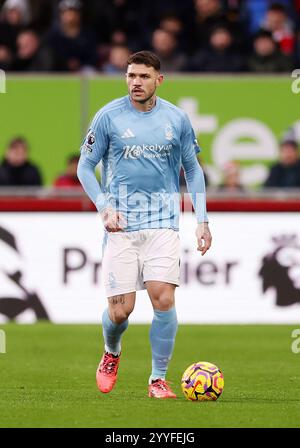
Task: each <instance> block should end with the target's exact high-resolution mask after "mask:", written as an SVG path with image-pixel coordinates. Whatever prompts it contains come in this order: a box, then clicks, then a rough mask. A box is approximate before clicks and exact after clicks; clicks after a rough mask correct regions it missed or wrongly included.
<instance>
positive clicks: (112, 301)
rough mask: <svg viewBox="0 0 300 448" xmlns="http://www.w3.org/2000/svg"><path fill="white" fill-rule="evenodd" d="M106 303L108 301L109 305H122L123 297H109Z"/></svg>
mask: <svg viewBox="0 0 300 448" xmlns="http://www.w3.org/2000/svg"><path fill="white" fill-rule="evenodd" d="M108 301H109V303H110V304H111V305H118V304H119V303H121V304H122V305H124V303H125V295H124V294H122V295H120V296H113V297H109V299H108Z"/></svg>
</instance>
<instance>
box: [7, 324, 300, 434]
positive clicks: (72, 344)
mask: <svg viewBox="0 0 300 448" xmlns="http://www.w3.org/2000/svg"><path fill="white" fill-rule="evenodd" d="M2 328H3V329H4V330H5V333H6V341H7V342H6V346H7V347H6V349H7V353H6V354H0V372H1V382H0V427H104V428H113V427H114V428H118V427H119V428H122V427H124V428H126V427H127V428H139V427H145V428H170V427H172V428H184V427H189V428H202V427H215V428H217V427H300V353H299V354H295V353H293V352H292V350H291V344H292V342H293V339H292V338H291V333H292V330H293V329H294V328H296V326H291V325H289V326H287V325H280V326H275V325H274V326H272V325H269V326H265V325H264V326H263V325H246V326H241V325H240V326H239V325H235V326H226V325H218V326H217V325H212V326H209V325H181V326H180V327H179V331H178V335H177V340H176V346H175V352H174V355H173V358H172V361H171V364H170V368H169V372H168V379H169V380H171V381H173V386H174V390H175V391H176V392H177V393H178V398H177V399H176V400H164V401H162V400H156V399H150V398H148V397H147V381H148V376H149V372H150V365H151V360H150V345H149V338H148V333H149V326H145V325H131V326H129V329H128V330H127V332H126V334H125V336H124V339H123V354H122V360H121V364H120V369H119V378H118V381H117V384H116V386H115V389H114V390H113V391H112V392H111V393H110V394H106V395H104V394H101V393H100V392H98V390H97V388H96V385H95V370H96V366H97V364H98V360H99V357H100V351H101V349H102V339H101V331H100V327H99V326H96V325H53V324H46V323H39V324H36V325H16V324H8V325H4V326H2ZM196 361H209V362H212V363H215V364H217V365H218V366H219V367H220V369H221V370H222V371H223V373H224V377H225V389H224V392H223V394H222V396H221V397H220V399H219V400H218V401H216V402H205V403H201V402H189V401H187V400H186V399H185V398H184V396H183V395H182V392H181V388H180V378H181V375H182V373H183V371H184V370H185V368H186V367H188V366H189V365H190V364H192V363H193V362H196Z"/></svg>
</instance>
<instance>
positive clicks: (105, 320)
mask: <svg viewBox="0 0 300 448" xmlns="http://www.w3.org/2000/svg"><path fill="white" fill-rule="evenodd" d="M127 327H128V319H127V320H125V321H124V322H122V323H121V324H116V323H115V322H113V321H112V320H111V319H110V317H109V314H108V308H106V309H105V310H104V312H103V314H102V331H103V338H104V344H105V345H104V349H105V351H106V352H108V353H112V354H113V355H115V356H119V355H120V353H121V336H122V334H123V333H124V331H125V330H126V328H127Z"/></svg>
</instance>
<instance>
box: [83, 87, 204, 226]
mask: <svg viewBox="0 0 300 448" xmlns="http://www.w3.org/2000/svg"><path fill="white" fill-rule="evenodd" d="M199 151H200V148H199V146H198V144H197V140H196V137H195V133H194V131H193V129H192V126H191V124H190V121H189V119H188V117H187V115H186V114H185V112H184V111H182V110H181V109H179V108H178V107H176V106H174V105H173V104H171V103H169V102H168V101H165V100H163V99H161V98H159V97H157V101H156V105H155V107H154V108H153V109H152V110H151V111H149V112H140V111H138V110H137V109H136V108H135V107H134V106H133V105H132V103H131V101H130V98H129V96H125V97H122V98H119V99H116V100H114V101H112V102H110V103H108V104H107V105H106V106H104V107H103V108H102V109H100V110H99V111H98V113H97V114H96V115H95V117H94V119H93V121H92V123H91V126H90V129H89V131H88V134H87V136H86V138H85V140H84V142H83V145H82V147H81V161H80V163H81V164H83V163H88V162H90V163H91V164H92V165H93V166H95V165H97V164H98V163H99V162H101V184H100V188H99V192H97V191H94V193H92V194H91V193H89V191H87V192H88V193H89V195H90V197H91V198H92V199H93V201H94V202H95V204H96V206H97V208H98V210H100V211H101V210H102V209H104V208H105V207H107V206H108V205H110V206H112V207H113V208H115V209H117V210H119V211H120V212H121V213H122V214H123V216H124V217H125V219H126V221H127V226H126V229H125V230H126V231H133V230H140V229H145V228H166V227H167V228H173V229H175V230H178V226H179V211H180V210H179V208H180V207H179V173H180V169H181V165H183V166H185V165H188V164H189V163H191V161H193V162H194V161H195V159H196V157H195V154H196V153H197V152H199ZM79 177H80V176H79ZM82 177H84V176H82ZM82 183H83V186H84V187H85V185H84V183H85V182H84V181H83V182H82ZM204 189H205V187H204ZM86 190H88V189H87V188H86ZM95 190H96V189H95ZM100 192H101V193H100ZM99 193H100V194H99Z"/></svg>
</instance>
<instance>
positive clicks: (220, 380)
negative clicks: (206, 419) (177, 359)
mask: <svg viewBox="0 0 300 448" xmlns="http://www.w3.org/2000/svg"><path fill="white" fill-rule="evenodd" d="M181 387H182V391H183V393H184V396H185V398H186V399H187V400H190V401H215V400H217V399H218V398H219V396H220V395H221V393H222V392H223V389H224V376H223V373H222V372H221V370H220V369H219V368H218V367H217V366H215V365H214V364H211V363H210V362H205V361H203V362H202V361H200V362H195V363H194V364H192V365H191V366H189V367H188V368H187V369H186V371H185V372H184V374H183V375H182V379H181Z"/></svg>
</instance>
